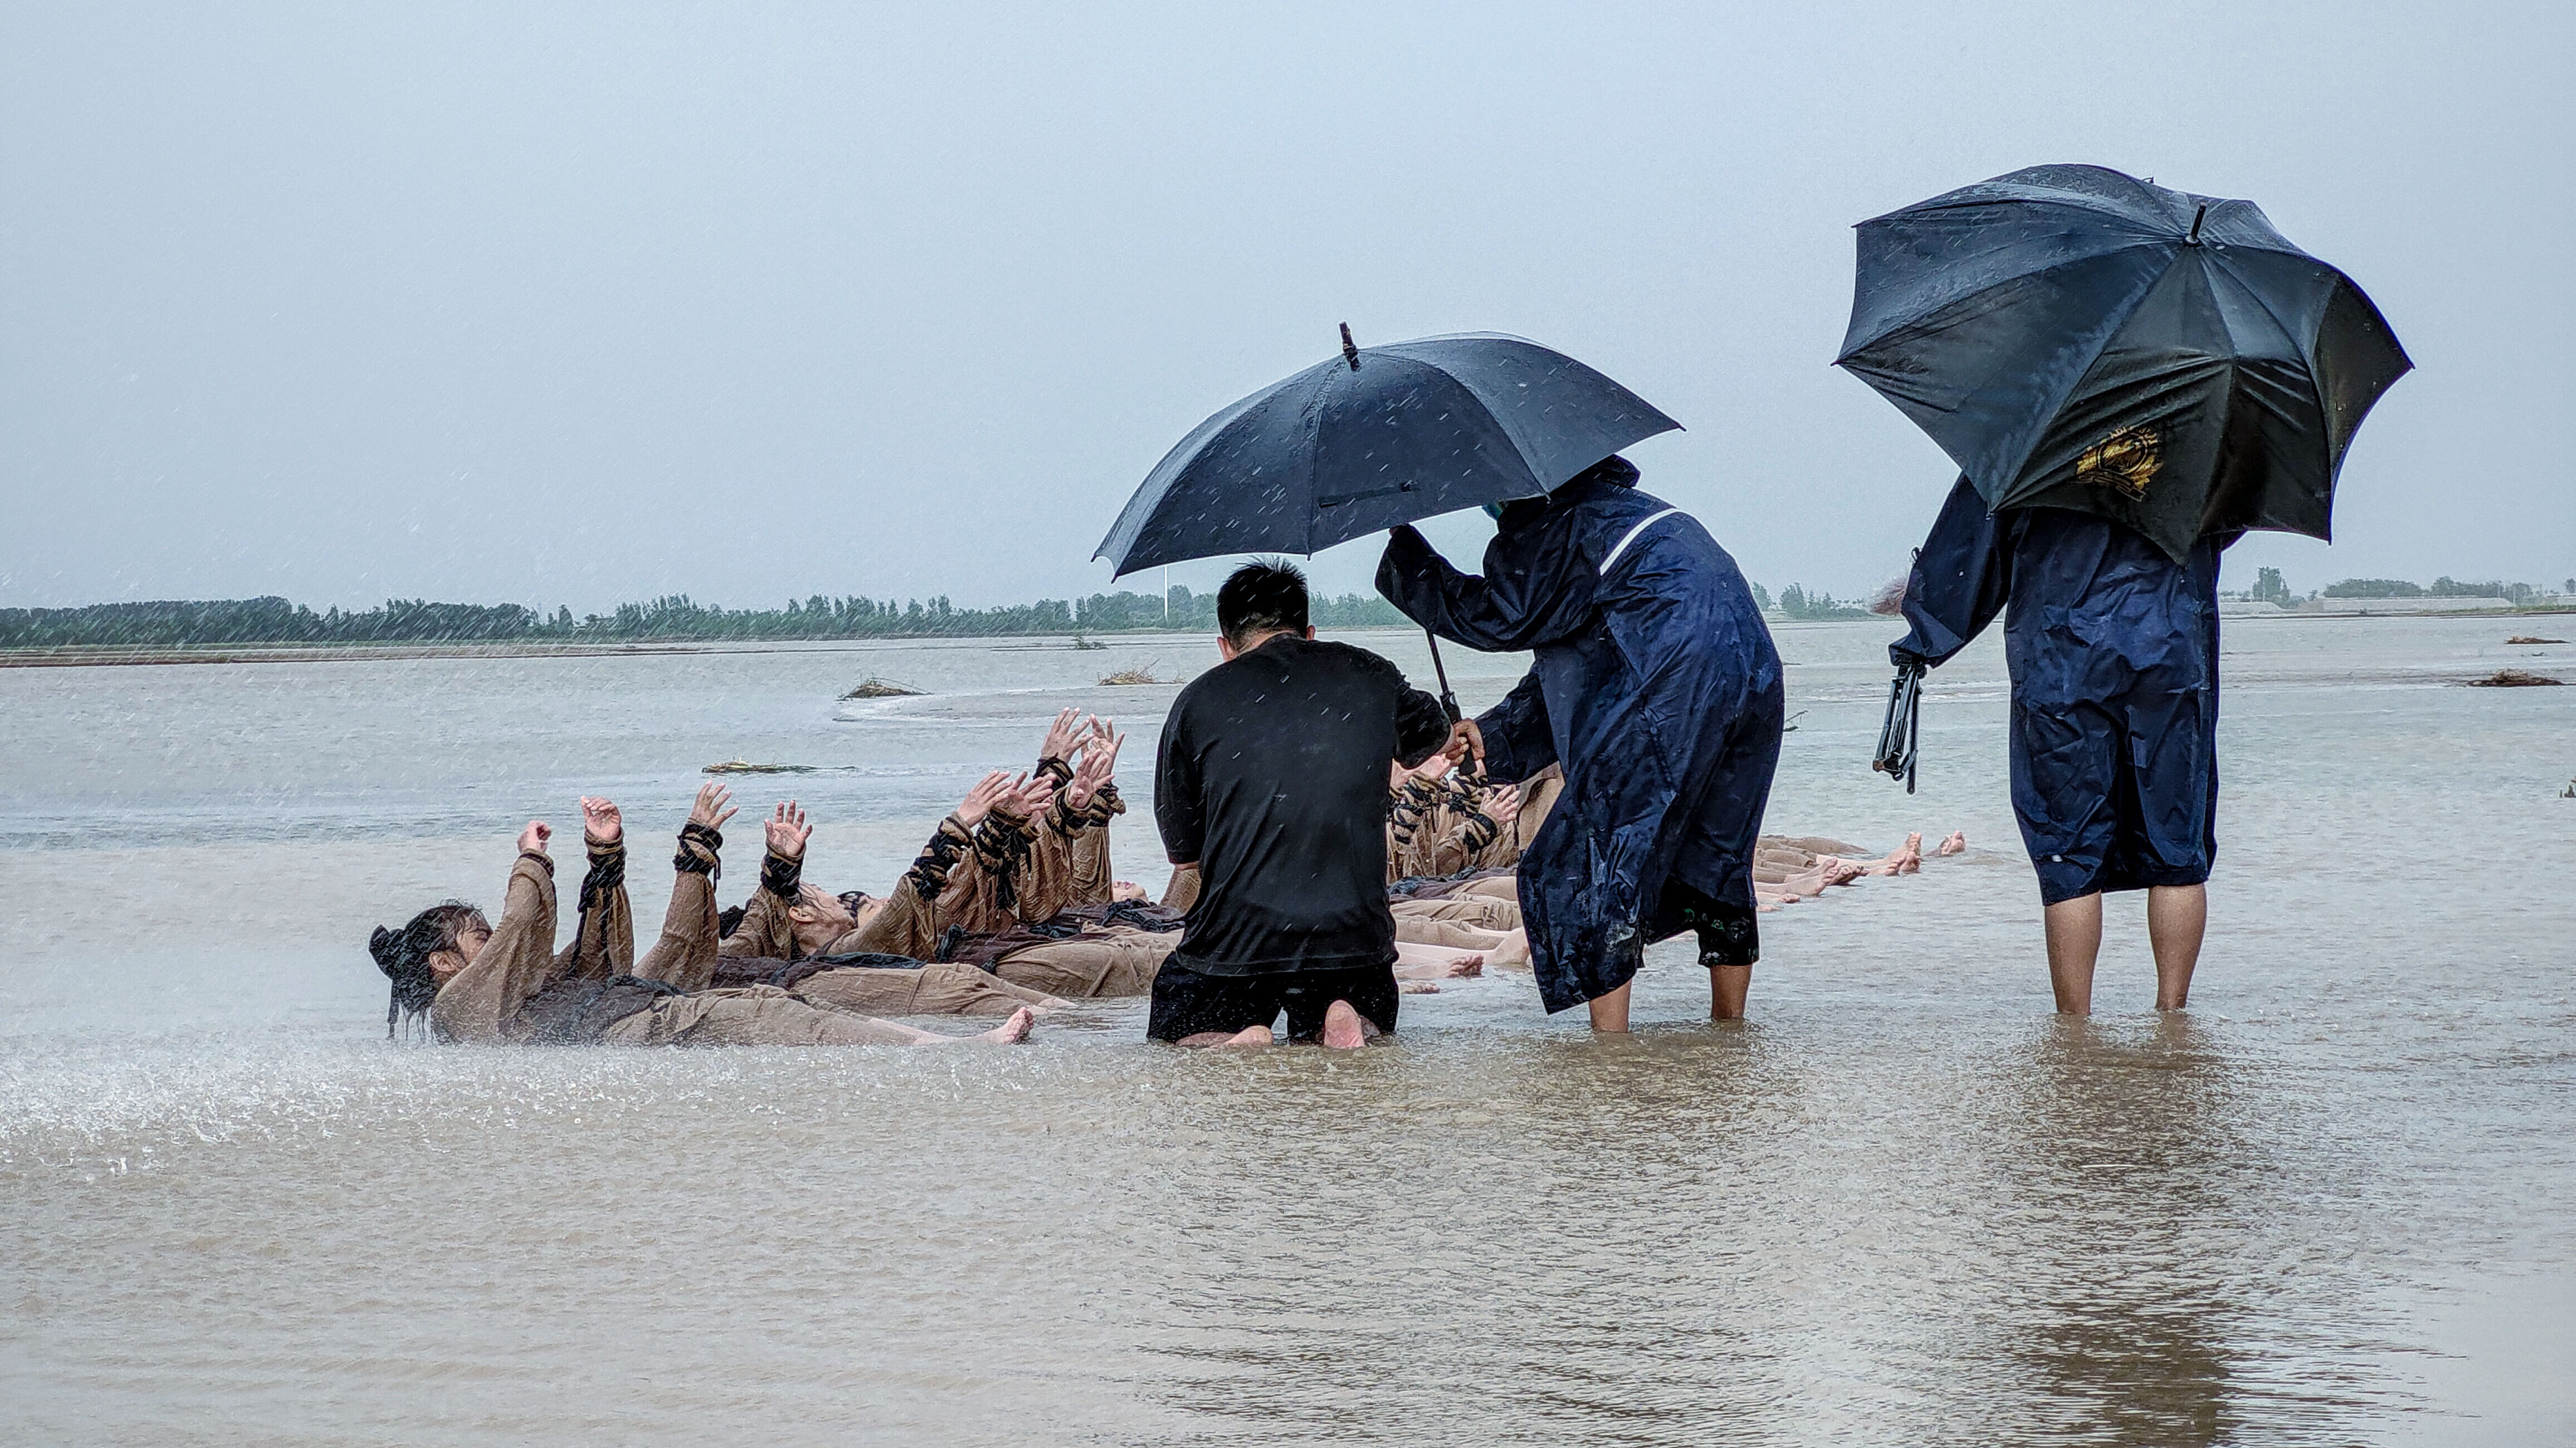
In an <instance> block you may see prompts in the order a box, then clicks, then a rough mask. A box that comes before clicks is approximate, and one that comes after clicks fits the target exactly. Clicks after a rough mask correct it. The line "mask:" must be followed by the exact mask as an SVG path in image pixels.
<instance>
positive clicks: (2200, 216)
mask: <svg viewBox="0 0 2576 1448" xmlns="http://www.w3.org/2000/svg"><path fill="white" fill-rule="evenodd" d="M2208 216H2209V208H2208V207H2207V206H2203V207H2201V208H2200V209H2199V210H2198V211H2195V212H2193V213H2192V214H2191V235H2189V236H2186V237H2184V238H2183V239H2182V244H2183V245H2185V246H2198V245H2200V223H2201V222H2202V221H2204V220H2206V219H2207V218H2208ZM1344 330H1346V331H1347V330H1348V329H1347V328H1346V329H1344Z"/></svg>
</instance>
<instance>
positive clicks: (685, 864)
mask: <svg viewBox="0 0 2576 1448" xmlns="http://www.w3.org/2000/svg"><path fill="white" fill-rule="evenodd" d="M722 843H723V841H722V837H721V836H718V835H716V834H715V833H714V832H713V831H698V832H693V833H690V834H684V835H683V836H682V837H681V844H680V853H681V856H682V861H681V862H680V863H678V864H677V866H676V868H675V869H674V871H673V879H672V886H671V904H670V908H669V909H668V910H667V911H665V912H664V914H663V923H662V932H661V935H660V937H659V938H658V939H657V940H656V941H655V942H654V946H653V949H652V950H650V951H648V952H646V954H645V955H644V957H643V958H642V959H640V960H637V959H635V958H634V941H633V928H632V920H633V915H632V911H631V907H630V906H629V904H628V901H627V897H626V881H625V850H624V845H623V842H622V841H619V842H616V843H612V844H608V845H598V844H593V845H591V846H590V847H589V854H590V868H589V871H588V873H587V874H586V875H585V877H584V881H583V889H582V892H581V894H580V896H579V897H578V898H579V899H580V901H581V904H582V911H581V919H580V922H579V925H580V928H579V929H577V930H576V931H575V932H574V935H573V940H572V943H571V944H569V945H567V946H566V947H565V948H564V949H563V950H562V951H560V952H555V951H550V950H549V949H548V946H549V945H551V943H552V941H553V937H554V931H555V888H554V870H553V865H552V863H551V862H550V861H548V860H547V859H546V858H545V857H544V856H542V855H537V854H533V853H530V854H522V855H521V856H520V857H519V859H518V861H517V862H516V863H515V864H514V865H512V867H511V871H510V885H509V892H508V897H507V902H506V904H505V905H504V907H503V909H502V912H501V920H500V921H499V922H498V923H496V924H495V925H494V927H493V933H492V939H491V940H490V941H488V942H486V944H485V945H484V948H483V950H482V952H481V953H480V954H478V955H477V956H476V957H475V959H474V963H473V964H472V965H469V966H467V967H466V968H465V969H464V970H463V971H461V972H459V973H458V974H457V975H456V977H455V978H454V979H452V980H450V981H449V982H448V983H447V986H446V987H445V988H443V989H442V990H441V991H440V992H439V997H438V999H437V1000H435V1001H433V1002H432V1003H431V1006H430V1022H431V1026H432V1029H433V1030H435V1031H436V1032H437V1034H438V1036H439V1037H440V1039H442V1040H448V1041H458V1042H476V1043H483V1044H499V1043H503V1042H508V1043H511V1044H518V1045H611V1046H662V1045H671V1046H714V1045H776V1046H809V1045H893V1044H907V1043H910V1042H911V1041H912V1039H913V1037H912V1034H911V1033H910V1032H909V1031H906V1030H904V1029H903V1028H901V1027H899V1026H894V1025H890V1024H888V1023H886V1022H883V1021H877V1020H871V1019H868V1018H867V1017H864V1016H860V1015H854V1014H851V1013H850V1012H848V1011H844V1010H838V1009H834V1008H832V1007H831V1006H828V1005H823V1004H817V1003H816V1002H814V1001H811V1000H808V999H805V998H803V997H801V996H798V995H795V994H791V993H790V992H787V991H784V990H781V989H779V988H777V987H775V986H769V985H754V986H743V987H735V988H710V987H711V986H712V984H713V982H714V980H715V974H716V965H717V959H718V957H717V944H718V939H717V934H716V931H717V923H716V907H715V876H716V870H715V865H716V860H717V855H716V851H717V850H718V849H719V848H720V847H721V845H722ZM495 946H498V947H499V949H498V950H497V951H496V950H495V948H494V947H495Z"/></svg>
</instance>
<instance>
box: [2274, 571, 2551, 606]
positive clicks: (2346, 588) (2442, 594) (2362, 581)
mask: <svg viewBox="0 0 2576 1448" xmlns="http://www.w3.org/2000/svg"><path fill="white" fill-rule="evenodd" d="M2571 591H2576V590H2571ZM2318 593H2319V594H2320V595H2321V596H2323V597H2326V598H2492V599H2496V600H2498V601H2499V602H2503V603H2512V604H2524V603H2532V602H2536V601H2538V599H2539V598H2540V596H2541V590H2540V589H2537V588H2534V587H2532V586H2531V585H2530V584H2528V583H2495V582H2488V583H2462V582H2460V581H2459V580H2457V579H2455V578H2450V577H2447V576H2446V577H2442V578H2436V579H2434V580H2433V582H2432V585H2431V586H2430V587H2426V586H2425V585H2423V584H2420V583H2410V582H2408V581H2407V580H2405V579H2403V578H2347V579H2345V580H2344V581H2342V582H2341V583H2329V584H2327V585H2326V586H2325V587H2324V588H2322V589H2319V590H2318Z"/></svg>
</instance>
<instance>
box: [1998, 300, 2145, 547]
mask: <svg viewBox="0 0 2576 1448" xmlns="http://www.w3.org/2000/svg"><path fill="white" fill-rule="evenodd" d="M2174 260H2175V259H2174V258H2173V257H2167V258H2165V269H2164V270H2163V271H2160V272H2158V273H2156V278H2155V280H2154V281H2151V282H2149V283H2147V284H2146V285H2145V286H2143V287H2140V288H2138V294H2137V295H2136V296H2134V297H2131V298H2130V299H2129V301H2128V305H2127V306H2125V307H2122V308H2121V309H2120V314H2119V319H2118V320H2117V321H2115V322H2113V323H2112V324H2111V325H2110V326H2108V327H2105V328H2103V329H2102V340H2101V341H2099V342H2096V343H2094V344H2093V351H2092V354H2091V355H2090V356H2088V357H2086V358H2085V359H2084V365H2083V366H2082V367H2080V368H2078V369H2076V372H2075V379H2074V380H2073V381H2071V382H2069V383H2067V384H2066V390H2065V391H2064V392H2061V393H2059V394H2058V396H2057V400H2056V402H2055V403H2054V404H2053V405H2051V406H2050V408H2049V409H2048V423H2047V424H2046V425H2045V426H2043V427H2041V428H2040V430H2039V434H2038V437H2035V438H2033V439H2032V450H2033V451H2035V450H2036V449H2037V446H2038V441H2039V438H2045V437H2046V436H2048V429H2049V428H2050V427H2054V426H2055V425H2056V423H2057V417H2058V414H2059V413H2061V412H2063V411H2065V409H2066V399H2067V398H2069V397H2071V396H2073V395H2074V394H2075V389H2077V388H2079V387H2081V386H2083V385H2084V379H2085V378H2087V377H2090V376H2092V375H2093V369H2094V368H2095V367H2097V366H2100V365H2101V362H2102V354H2103V353H2104V352H2107V351H2109V350H2110V348H2111V343H2112V342H2113V341H2114V340H2115V339H2117V338H2118V337H2119V335H2120V333H2121V332H2122V331H2123V330H2124V329H2126V328H2127V327H2128V325H2129V320H2130V318H2132V317H2135V316H2136V315H2137V314H2138V308H2140V307H2142V306H2145V305H2146V303H2147V298H2148V297H2150V296H2153V295H2154V294H2155V290H2156V288H2157V287H2159V286H2162V285H2163V284H2164V279H2165V278H2166V277H2167V276H2169V275H2171V274H2172V272H2173V264H2174ZM2029 466H2030V452H2028V451H2025V452H2024V453H2023V454H2022V458H2021V469H2017V470H2015V473H2014V476H2013V478H2012V479H2011V481H2010V482H2009V483H2008V484H2006V486H2005V488H2004V489H2003V490H2002V491H2005V492H2009V491H2011V490H2012V489H2013V488H2018V487H2020V486H2021V484H2022V481H2023V479H2022V476H2021V471H2022V470H2024V469H2027V468H2029ZM1992 506H1994V507H1998V508H2000V507H2002V506H2003V502H2002V500H2001V499H2000V498H1998V499H1997V500H1996V501H1995V503H1994V504H1993V505H1992Z"/></svg>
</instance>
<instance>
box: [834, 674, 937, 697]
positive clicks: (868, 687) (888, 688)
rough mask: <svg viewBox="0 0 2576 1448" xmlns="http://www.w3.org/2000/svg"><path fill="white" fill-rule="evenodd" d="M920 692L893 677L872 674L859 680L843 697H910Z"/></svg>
mask: <svg viewBox="0 0 2576 1448" xmlns="http://www.w3.org/2000/svg"><path fill="white" fill-rule="evenodd" d="M920 692H921V690H919V689H916V688H914V687H912V686H911V685H909V684H898V683H896V682H894V681H893V680H892V679H880V678H878V677H877V676H876V675H874V674H870V675H868V676H867V677H866V678H864V679H861V680H859V686H858V687H857V688H855V689H852V690H851V691H850V692H848V693H846V694H843V695H842V696H841V697H842V698H844V699H909V698H912V697H913V696H915V695H917V694H919V693H920Z"/></svg>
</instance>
